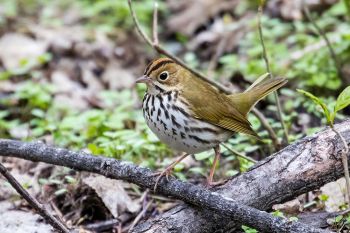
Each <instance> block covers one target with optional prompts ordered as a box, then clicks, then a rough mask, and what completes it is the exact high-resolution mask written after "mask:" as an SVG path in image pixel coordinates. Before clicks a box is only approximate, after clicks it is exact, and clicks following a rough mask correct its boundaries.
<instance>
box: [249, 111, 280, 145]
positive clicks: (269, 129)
mask: <svg viewBox="0 0 350 233" xmlns="http://www.w3.org/2000/svg"><path fill="white" fill-rule="evenodd" d="M252 113H253V114H254V115H255V116H256V117H257V118H258V119H259V120H260V122H261V124H262V125H263V126H264V128H265V129H266V130H267V132H268V133H269V135H270V138H271V140H272V144H273V146H274V148H275V150H279V149H280V148H281V143H280V142H279V140H278V137H277V135H276V133H275V131H274V130H273V129H272V127H271V125H270V124H269V122H268V121H267V119H266V118H265V116H264V114H262V112H260V111H259V110H258V109H257V108H255V107H254V108H252Z"/></svg>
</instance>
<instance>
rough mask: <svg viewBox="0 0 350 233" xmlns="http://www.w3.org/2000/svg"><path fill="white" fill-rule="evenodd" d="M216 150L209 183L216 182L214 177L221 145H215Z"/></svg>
mask: <svg viewBox="0 0 350 233" xmlns="http://www.w3.org/2000/svg"><path fill="white" fill-rule="evenodd" d="M214 151H215V158H214V162H213V166H212V167H211V169H210V174H209V177H208V179H207V183H208V185H213V184H215V183H214V182H213V177H214V172H215V168H216V165H217V163H218V161H219V160H220V145H217V146H216V147H214Z"/></svg>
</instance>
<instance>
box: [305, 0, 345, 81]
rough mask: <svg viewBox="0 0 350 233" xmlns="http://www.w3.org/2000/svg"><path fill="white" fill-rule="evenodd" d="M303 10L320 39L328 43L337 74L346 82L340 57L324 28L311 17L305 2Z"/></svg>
mask: <svg viewBox="0 0 350 233" xmlns="http://www.w3.org/2000/svg"><path fill="white" fill-rule="evenodd" d="M302 4H303V10H304V13H305V16H306V18H307V19H308V20H309V21H310V22H311V24H312V25H313V26H314V28H315V30H316V32H317V33H318V35H319V36H320V37H322V38H323V40H324V41H325V42H326V45H327V48H328V50H329V54H330V55H331V58H332V59H333V62H334V65H335V67H336V69H337V73H338V75H339V77H340V78H341V79H342V80H345V78H344V77H343V73H342V71H341V64H340V61H339V60H338V57H337V55H336V54H335V52H334V49H333V47H332V44H331V42H330V41H329V39H328V37H327V35H326V33H325V32H324V31H323V30H322V28H320V27H319V26H318V25H317V23H316V22H315V20H314V19H313V18H312V17H311V14H310V11H309V9H308V8H307V7H306V6H305V4H304V1H303V3H302ZM344 83H347V82H346V81H344Z"/></svg>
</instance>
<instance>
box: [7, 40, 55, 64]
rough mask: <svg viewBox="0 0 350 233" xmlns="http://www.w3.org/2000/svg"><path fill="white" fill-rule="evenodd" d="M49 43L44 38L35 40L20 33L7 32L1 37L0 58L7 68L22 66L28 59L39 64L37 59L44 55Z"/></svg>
mask: <svg viewBox="0 0 350 233" xmlns="http://www.w3.org/2000/svg"><path fill="white" fill-rule="evenodd" d="M47 48H48V44H47V43H46V42H44V41H42V40H34V39H32V38H30V37H28V36H25V35H23V34H19V33H7V34H5V35H4V36H3V37H1V39H0V59H1V61H2V63H3V64H4V66H5V68H6V69H16V68H20V67H21V66H22V65H21V63H22V62H23V61H24V60H26V61H28V62H31V63H33V64H37V59H38V57H39V56H40V55H43V54H44V53H45V52H46V50H47Z"/></svg>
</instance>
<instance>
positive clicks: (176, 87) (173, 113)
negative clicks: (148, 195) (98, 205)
mask: <svg viewBox="0 0 350 233" xmlns="http://www.w3.org/2000/svg"><path fill="white" fill-rule="evenodd" d="M136 82H137V83H146V84H147V91H146V94H145V95H144V98H143V104H142V109H143V115H144V118H145V120H146V122H147V125H148V126H149V127H150V129H151V130H152V131H153V133H155V134H156V135H157V136H158V138H159V139H160V140H161V141H162V142H164V143H166V144H167V145H168V146H170V147H171V148H173V149H175V150H177V151H181V152H185V153H186V154H184V155H182V156H181V157H180V158H179V159H177V160H176V161H175V162H174V163H172V164H171V165H170V166H168V167H167V168H166V169H165V170H164V171H163V172H161V173H158V174H159V176H158V179H157V183H158V181H159V179H160V178H161V177H162V176H164V175H166V176H168V175H169V174H170V173H171V171H172V169H173V168H174V166H175V165H176V164H177V163H179V162H180V161H181V160H182V159H184V158H185V157H186V156H187V155H189V154H194V153H199V152H202V151H205V150H208V149H211V148H214V150H215V159H214V162H213V165H212V168H211V170H210V175H209V177H208V180H207V181H208V183H209V184H212V181H213V175H214V170H215V167H216V164H217V162H218V160H219V158H220V151H219V148H220V147H219V144H220V143H221V142H224V141H226V140H227V139H229V138H230V137H231V136H232V135H233V134H234V133H235V132H238V133H245V134H248V135H251V136H254V137H258V135H257V134H256V133H255V132H254V131H253V129H252V128H251V125H250V123H249V121H248V119H247V114H248V113H249V111H250V109H251V108H252V107H253V106H254V105H255V104H256V103H257V102H258V101H259V100H260V99H261V98H263V97H265V96H266V95H268V94H269V93H271V92H273V91H275V90H277V89H278V88H280V87H281V86H283V85H284V84H285V83H286V82H287V81H286V79H282V78H276V79H269V80H266V81H262V82H261V83H258V84H256V85H255V86H252V87H251V88H248V91H246V92H243V93H236V94H231V95H227V94H224V93H221V92H220V91H219V90H218V89H216V88H215V87H214V86H212V85H211V84H209V83H207V82H205V81H203V80H202V79H200V78H198V77H196V75H194V74H193V73H192V72H190V71H188V70H187V69H185V68H183V67H182V66H181V65H179V64H177V63H176V62H174V61H173V60H172V59H169V58H159V59H156V60H154V61H152V62H151V63H150V64H149V65H148V66H147V67H146V69H145V72H144V75H143V76H142V77H141V78H139V79H138V80H137V81H136ZM156 185H157V184H156ZM155 189H156V186H155Z"/></svg>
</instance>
